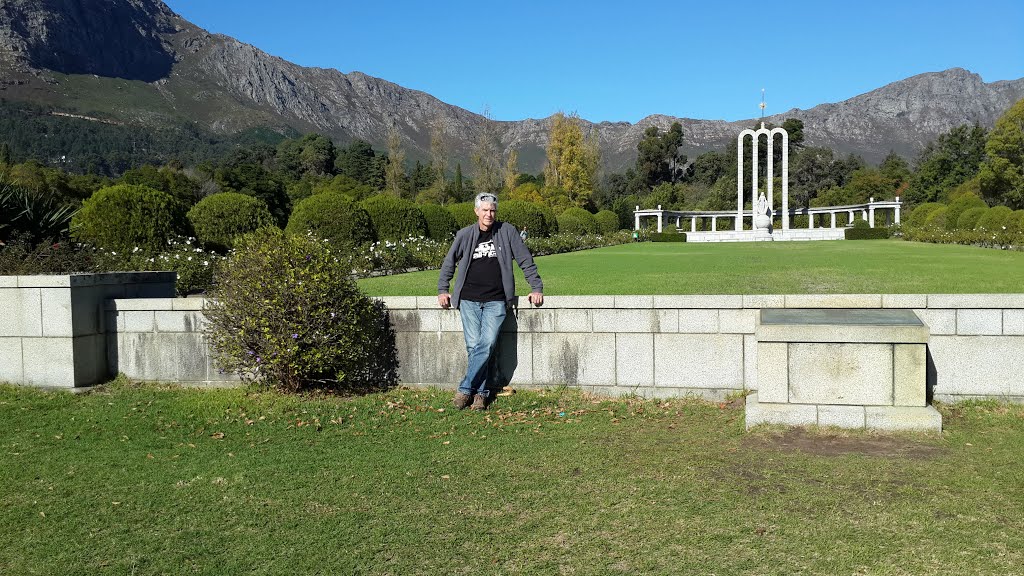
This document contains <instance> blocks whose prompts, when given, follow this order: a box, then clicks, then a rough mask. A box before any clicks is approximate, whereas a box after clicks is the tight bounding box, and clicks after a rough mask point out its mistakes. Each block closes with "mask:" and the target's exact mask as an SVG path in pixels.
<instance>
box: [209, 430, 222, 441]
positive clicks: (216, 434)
mask: <svg viewBox="0 0 1024 576" xmlns="http://www.w3.org/2000/svg"><path fill="white" fill-rule="evenodd" d="M210 438H213V439H214V440H223V439H224V433H223V432H214V433H213V434H210Z"/></svg>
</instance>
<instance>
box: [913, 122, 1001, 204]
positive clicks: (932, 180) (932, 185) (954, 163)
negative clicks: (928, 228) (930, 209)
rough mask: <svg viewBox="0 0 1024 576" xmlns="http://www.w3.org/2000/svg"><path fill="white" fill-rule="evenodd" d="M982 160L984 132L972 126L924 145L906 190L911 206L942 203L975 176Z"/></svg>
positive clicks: (959, 129) (960, 128)
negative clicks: (952, 191)
mask: <svg viewBox="0 0 1024 576" xmlns="http://www.w3.org/2000/svg"><path fill="white" fill-rule="evenodd" d="M984 157H985V129H984V128H982V127H981V126H978V125H977V124H975V125H974V126H969V125H967V124H964V125H962V126H957V127H956V128H953V129H952V130H950V131H949V132H947V133H946V134H942V135H940V136H939V137H938V138H936V139H935V140H934V141H932V142H930V143H928V145H927V146H925V148H924V150H923V151H922V152H921V154H920V156H919V157H918V160H917V171H916V172H915V173H914V176H913V178H911V181H910V188H909V189H908V191H907V196H908V199H909V200H910V201H911V202H912V203H918V202H934V201H941V200H945V199H946V198H947V197H948V194H949V191H950V190H952V189H953V188H956V187H957V186H958V185H960V184H962V183H963V182H966V181H967V180H970V179H971V178H973V177H974V175H975V174H977V173H978V168H979V166H980V164H981V161H982V159H983V158H984Z"/></svg>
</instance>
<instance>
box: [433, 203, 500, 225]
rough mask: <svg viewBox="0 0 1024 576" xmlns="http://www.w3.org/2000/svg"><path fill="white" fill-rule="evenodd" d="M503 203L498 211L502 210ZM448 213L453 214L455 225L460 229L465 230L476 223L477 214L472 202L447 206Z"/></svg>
mask: <svg viewBox="0 0 1024 576" xmlns="http://www.w3.org/2000/svg"><path fill="white" fill-rule="evenodd" d="M501 206H502V204H501V202H499V203H498V210H501ZM445 208H446V209H447V210H448V212H450V213H451V215H452V217H453V218H455V224H456V225H457V226H458V227H459V229H462V228H465V227H466V226H469V225H470V224H472V223H474V222H476V212H475V211H474V210H473V203H472V202H459V203H458V204H449V205H447V206H445Z"/></svg>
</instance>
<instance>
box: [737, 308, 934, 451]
mask: <svg viewBox="0 0 1024 576" xmlns="http://www.w3.org/2000/svg"><path fill="white" fill-rule="evenodd" d="M928 337H929V330H928V326H927V325H925V324H924V323H923V322H922V321H921V320H920V319H919V318H918V317H917V315H916V314H914V312H913V311H912V310H899V309H799V308H796V309H794V308H789V309H771V308H766V309H762V310H761V314H760V322H759V324H758V326H757V328H756V331H755V341H756V346H757V382H758V390H757V393H755V394H751V395H749V396H748V397H747V405H746V425H747V428H748V429H749V428H751V427H753V426H756V425H758V424H787V425H796V426H806V425H818V426H836V427H840V428H854V429H857V428H866V429H878V430H926V431H941V429H942V416H941V415H940V414H939V413H938V411H937V410H935V408H934V407H932V406H928V405H927V375H926V368H927V344H928Z"/></svg>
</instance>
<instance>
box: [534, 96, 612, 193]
mask: <svg viewBox="0 0 1024 576" xmlns="http://www.w3.org/2000/svg"><path fill="white" fill-rule="evenodd" d="M600 164H601V153H600V149H599V148H598V143H597V137H596V134H595V135H592V136H590V137H587V136H586V135H584V134H583V124H582V122H580V118H579V116H577V115H575V114H571V115H569V116H566V115H565V114H562V113H561V112H559V113H557V114H555V116H554V117H553V118H552V122H551V132H550V133H549V136H548V147H547V165H546V166H545V167H544V181H545V185H546V186H547V187H552V188H560V189H561V190H564V191H565V196H566V198H567V199H568V202H569V204H571V205H573V206H583V205H585V204H586V203H587V201H588V200H589V199H590V195H591V194H592V193H593V191H594V186H595V184H596V183H597V170H598V167H599V166H600Z"/></svg>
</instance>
